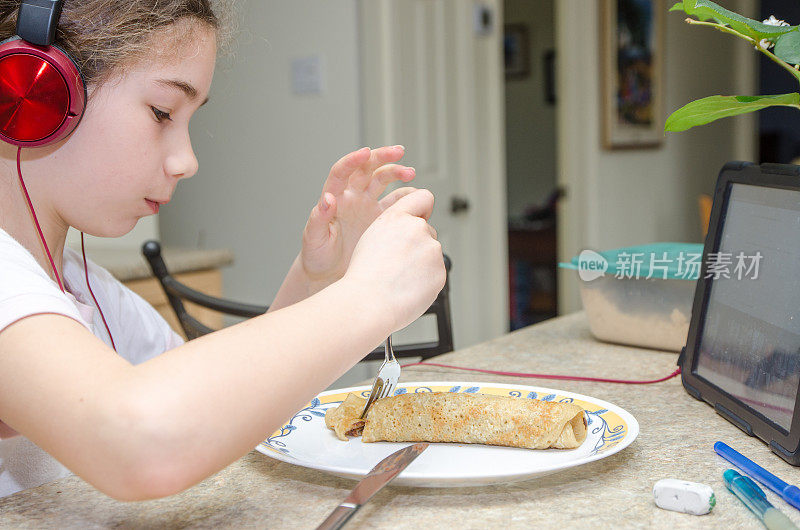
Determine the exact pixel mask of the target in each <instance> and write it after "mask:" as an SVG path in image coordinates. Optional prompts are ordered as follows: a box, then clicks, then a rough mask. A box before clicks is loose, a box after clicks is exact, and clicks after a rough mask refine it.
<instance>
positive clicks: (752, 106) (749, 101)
mask: <svg viewBox="0 0 800 530" xmlns="http://www.w3.org/2000/svg"><path fill="white" fill-rule="evenodd" d="M773 106H795V107H798V108H800V94H798V93H796V92H795V93H791V94H778V95H774V96H709V97H707V98H703V99H698V100H697V101H692V102H691V103H688V104H686V105H684V106H683V107H681V108H679V109H678V110H676V111H675V112H673V113H672V114H670V116H669V118H667V122H666V124H664V131H665V132H666V131H672V132H678V131H685V130H686V129H691V128H692V127H696V126H698V125H705V124H706V123H711V122H712V121H715V120H718V119H720V118H727V117H729V116H736V115H737V114H745V113H747V112H755V111H757V110H761V109H764V108H767V107H773Z"/></svg>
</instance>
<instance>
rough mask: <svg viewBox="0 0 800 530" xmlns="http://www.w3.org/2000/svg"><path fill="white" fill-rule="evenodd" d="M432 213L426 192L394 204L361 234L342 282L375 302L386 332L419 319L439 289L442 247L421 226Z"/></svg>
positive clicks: (430, 229) (427, 228)
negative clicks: (388, 328) (385, 319)
mask: <svg viewBox="0 0 800 530" xmlns="http://www.w3.org/2000/svg"><path fill="white" fill-rule="evenodd" d="M432 211H433V194H432V193H431V192H430V191H428V190H415V191H413V192H411V193H407V194H405V195H404V196H403V197H401V198H400V199H399V200H397V201H396V204H394V205H393V206H391V207H390V208H387V209H386V211H385V212H383V213H382V214H381V215H380V216H379V217H378V218H377V219H376V220H375V222H374V223H372V224H371V225H370V226H369V228H368V229H367V230H366V231H365V232H364V235H363V236H362V237H361V240H359V242H358V245H356V248H355V250H354V252H353V256H352V260H351V262H350V267H349V268H348V269H347V274H346V275H345V277H344V279H343V280H342V281H344V282H348V283H352V284H354V285H355V287H356V289H357V290H358V291H359V292H361V293H363V298H364V299H365V300H371V301H373V302H377V303H378V311H379V314H381V315H385V316H386V317H387V320H388V322H387V323H388V324H389V325H390V326H391V330H392V331H397V330H398V329H401V328H404V327H405V326H407V325H409V324H410V323H411V322H413V321H414V320H416V319H417V318H419V316H420V315H422V314H423V313H424V312H425V310H426V309H428V307H430V305H431V304H432V303H433V301H434V300H435V299H436V296H437V295H438V294H439V291H441V290H442V287H444V283H445V279H446V271H445V267H444V258H443V257H442V245H441V244H440V243H439V241H437V240H436V230H435V229H434V228H433V227H432V226H431V225H429V224H428V222H427V219H429V218H430V215H431V212H432Z"/></svg>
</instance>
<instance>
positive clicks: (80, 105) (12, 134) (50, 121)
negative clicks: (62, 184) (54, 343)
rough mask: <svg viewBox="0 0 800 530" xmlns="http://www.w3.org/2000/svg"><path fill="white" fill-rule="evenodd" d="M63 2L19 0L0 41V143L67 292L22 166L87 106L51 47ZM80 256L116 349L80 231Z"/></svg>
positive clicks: (68, 63)
mask: <svg viewBox="0 0 800 530" xmlns="http://www.w3.org/2000/svg"><path fill="white" fill-rule="evenodd" d="M62 4H63V0H22V2H21V3H20V6H19V13H18V14H17V34H16V35H15V36H13V37H11V38H10V39H7V40H5V41H3V42H2V43H0V140H4V141H6V142H8V143H10V144H13V145H16V146H17V172H18V173H19V182H20V186H21V187H22V191H23V193H24V194H25V199H26V200H27V201H28V206H29V207H30V211H31V214H32V216H33V222H34V224H35V225H36V229H37V231H38V233H39V238H40V240H41V242H42V246H44V249H45V252H46V253H47V258H48V259H49V260H50V266H51V267H53V274H54V275H55V278H56V281H57V282H58V286H59V287H60V288H61V290H62V291H64V292H66V290H65V288H64V284H63V283H62V282H61V277H60V276H59V275H58V270H56V265H55V263H54V262H53V257H52V256H51V255H50V249H49V248H47V241H45V238H44V235H43V234H42V229H41V227H40V226H39V221H38V219H36V210H34V208H33V202H32V201H31V198H30V195H28V189H27V188H26V187H25V181H24V180H23V178H22V166H21V163H20V162H21V154H22V148H23V147H41V146H43V145H49V144H52V143H54V142H57V141H59V140H62V139H64V138H66V137H67V136H68V135H69V133H71V132H72V131H74V130H75V127H77V126H78V122H80V121H81V117H82V116H83V110H84V108H85V107H86V82H85V81H84V79H83V75H82V74H81V71H80V68H78V65H77V64H76V63H75V61H73V60H72V58H71V57H70V56H69V55H68V54H67V52H65V51H64V50H62V49H61V48H59V47H58V46H55V45H53V41H54V40H55V36H56V26H57V25H58V19H59V18H60V17H61V5H62ZM81 252H82V253H83V268H84V272H85V273H86V286H87V287H88V288H89V293H90V294H91V295H92V299H93V300H94V303H95V305H96V306H97V310H98V311H99V312H100V317H101V318H102V319H103V324H104V325H105V327H106V331H108V336H109V337H110V338H111V346H112V348H114V349H115V350H116V349H117V346H116V344H114V337H113V336H112V335H111V330H110V329H109V327H108V323H107V322H106V317H105V315H103V310H102V309H100V304H99V303H98V302H97V298H96V297H95V296H94V292H92V286H91V285H89V269H88V267H87V265H86V250H85V248H84V245H83V232H81Z"/></svg>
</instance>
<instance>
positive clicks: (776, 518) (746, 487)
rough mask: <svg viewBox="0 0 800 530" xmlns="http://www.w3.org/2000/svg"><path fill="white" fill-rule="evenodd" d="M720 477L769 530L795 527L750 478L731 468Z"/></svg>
mask: <svg viewBox="0 0 800 530" xmlns="http://www.w3.org/2000/svg"><path fill="white" fill-rule="evenodd" d="M722 478H723V479H725V486H727V487H728V489H729V490H731V493H733V494H734V495H736V496H737V497H738V498H739V500H740V501H742V502H743V503H744V505H745V506H747V507H748V508H749V509H750V511H751V512H753V513H754V514H755V515H756V517H758V518H759V519H760V520H761V522H762V523H764V526H766V527H767V528H768V529H769V530H791V529H795V530H796V529H797V527H796V526H795V525H794V523H793V522H792V521H791V520H790V519H789V518H788V517H786V515H785V514H784V513H783V512H781V511H780V510H778V509H777V508H775V507H774V506H773V505H772V504H770V503H769V501H768V500H767V496H766V495H764V492H763V491H762V490H761V488H759V487H758V484H756V483H755V482H753V480H752V479H751V478H749V477H745V476H742V475H740V474H739V473H737V472H736V471H735V470H733V469H728V470H727V471H725V472H724V473H723V474H722Z"/></svg>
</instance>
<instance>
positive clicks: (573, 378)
mask: <svg viewBox="0 0 800 530" xmlns="http://www.w3.org/2000/svg"><path fill="white" fill-rule="evenodd" d="M408 366H438V367H439V368H452V369H453V370H467V371H470V372H482V373H484V374H493V375H508V376H511V377H532V378H537V379H561V380H564V381H592V382H596V383H620V384H625V385H650V384H653V383H661V382H662V381H667V380H668V379H672V378H673V377H676V376H678V375H680V373H681V369H680V368H678V369H677V370H675V371H674V372H672V373H671V374H670V375H668V376H666V377H662V378H661V379H654V380H652V381H628V380H625V379H603V378H600V377H580V376H571V375H548V374H527V373H523V372H501V371H498V370H482V369H480V368H466V367H464V366H452V365H449V364H439V363H426V362H418V363H408V364H404V365H402V368H406V367H408Z"/></svg>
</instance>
